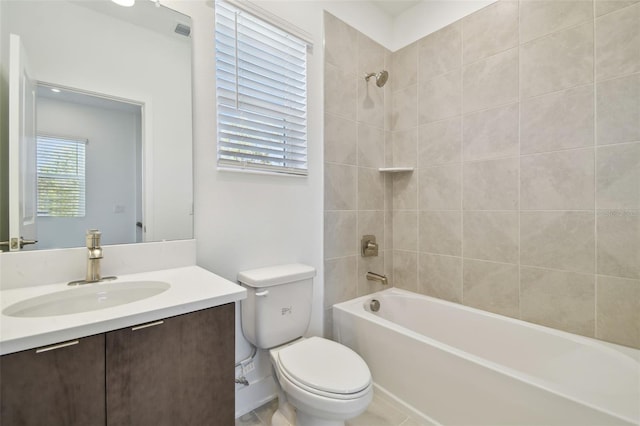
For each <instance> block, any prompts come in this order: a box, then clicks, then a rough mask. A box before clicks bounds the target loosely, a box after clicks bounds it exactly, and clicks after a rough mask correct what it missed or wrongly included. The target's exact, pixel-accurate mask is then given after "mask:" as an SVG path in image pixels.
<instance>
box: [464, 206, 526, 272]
mask: <svg viewBox="0 0 640 426" xmlns="http://www.w3.org/2000/svg"><path fill="white" fill-rule="evenodd" d="M518 226H519V217H518V212H490V211H481V212H477V211H465V212H464V217H463V231H462V235H463V247H464V256H465V258H471V259H482V260H492V261H496V262H505V263H518V260H519V259H518V250H519V227H518Z"/></svg>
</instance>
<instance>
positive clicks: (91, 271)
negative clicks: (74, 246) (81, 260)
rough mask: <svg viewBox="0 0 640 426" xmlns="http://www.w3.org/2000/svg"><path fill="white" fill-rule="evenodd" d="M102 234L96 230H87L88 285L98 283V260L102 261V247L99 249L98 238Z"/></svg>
mask: <svg viewBox="0 0 640 426" xmlns="http://www.w3.org/2000/svg"><path fill="white" fill-rule="evenodd" d="M101 235H102V233H101V232H100V231H98V230H97V229H89V230H88V231H87V235H86V240H87V249H88V250H89V253H88V256H87V277H86V279H85V281H86V282H88V283H95V282H98V281H100V259H102V247H100V237H101Z"/></svg>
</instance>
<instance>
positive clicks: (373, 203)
mask: <svg viewBox="0 0 640 426" xmlns="http://www.w3.org/2000/svg"><path fill="white" fill-rule="evenodd" d="M345 185H346V182H345ZM354 208H355V206H354ZM382 209H384V175H383V174H382V173H380V172H379V171H378V170H377V169H367V168H364V167H358V210H382Z"/></svg>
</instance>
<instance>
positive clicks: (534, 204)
mask: <svg viewBox="0 0 640 426" xmlns="http://www.w3.org/2000/svg"><path fill="white" fill-rule="evenodd" d="M594 12H595V17H594ZM328 19H329V21H331V22H330V23H329V25H328V26H327V28H326V31H327V32H330V31H335V33H333V34H331V37H329V38H330V40H327V43H328V44H329V47H328V48H329V49H330V50H331V51H330V52H329V53H328V54H326V55H325V56H326V59H327V60H326V61H325V89H324V90H325V93H324V94H325V107H324V108H325V111H324V112H325V123H324V132H325V161H326V162H327V163H326V164H327V167H326V169H325V180H326V182H325V194H326V195H325V197H326V203H325V209H326V210H328V211H326V212H325V220H324V223H325V236H324V242H325V247H324V250H325V262H326V265H325V268H333V269H326V273H325V280H326V286H327V287H326V289H325V308H328V307H329V306H331V305H330V302H331V300H333V299H336V300H340V299H342V298H343V297H348V296H347V295H346V294H351V293H353V292H354V291H355V293H356V294H357V295H358V296H359V295H364V294H368V293H371V292H374V291H378V290H381V289H383V287H382V285H381V284H379V283H375V282H372V281H367V280H366V277H365V274H366V272H367V271H368V270H373V271H374V272H379V273H384V274H385V275H387V277H388V278H389V280H390V283H391V285H396V286H398V287H401V288H406V289H408V290H411V291H418V292H420V293H423V294H427V295H431V296H435V297H439V298H442V299H446V300H450V301H454V302H457V303H464V304H467V305H470V306H474V307H477V308H480V309H485V310H489V311H492V312H497V313H500V314H504V315H510V316H513V317H518V318H520V319H523V320H526V321H531V322H536V323H539V324H543V325H546V326H550V327H555V328H559V329H562V330H567V331H570V332H574V333H580V334H584V335H587V336H595V337H597V338H600V339H603V340H608V341H612V342H615V343H620V344H623V345H629V346H633V347H639V348H640V335H639V334H640V330H639V328H640V318H639V317H638V315H640V314H639V313H638V312H640V307H639V306H638V303H640V301H639V300H640V296H639V295H638V291H639V290H638V288H639V287H640V102H639V101H638V100H639V99H640V49H638V48H637V46H640V23H639V22H640V0H615V1H609V0H521V1H520V2H513V1H510V0H502V1H499V2H496V3H493V4H491V5H488V6H487V7H485V8H484V9H481V10H479V11H477V12H476V13H474V14H472V15H469V16H467V17H465V18H463V19H461V20H459V21H457V22H455V23H453V24H451V25H448V26H446V27H444V28H442V29H440V30H438V31H436V32H434V33H432V34H430V35H428V36H426V37H424V38H422V39H420V40H418V41H416V42H415V43H413V44H411V45H409V46H407V47H405V48H403V49H401V50H400V51H397V52H394V53H392V52H390V51H389V50H387V49H385V48H384V47H383V46H381V45H380V44H378V43H376V42H375V41H373V40H372V39H371V38H369V37H367V36H365V35H364V34H362V33H360V32H358V31H355V30H352V29H350V27H348V26H347V25H346V24H345V23H343V22H342V21H340V20H338V19H336V18H334V17H329V18H328ZM345 28H346V30H345ZM487 28H490V29H491V31H487V30H486V29H487ZM340 31H347V33H348V34H347V35H346V37H347V39H348V40H347V41H346V43H347V44H346V45H345V46H344V49H343V50H342V51H336V50H335V49H338V50H340V49H341V46H338V45H337V44H338V43H341V42H342V41H341V40H340V36H339V34H338V33H339V32H340ZM352 33H353V34H355V38H353V37H352ZM334 36H335V37H334ZM354 40H355V47H353V46H354V44H353V42H354ZM380 69H387V70H389V72H390V77H389V81H388V82H387V84H386V85H385V87H384V88H382V89H379V88H377V87H376V86H375V83H373V82H372V81H369V82H368V83H366V82H365V81H364V79H363V78H362V75H363V73H365V72H372V71H378V70H380ZM382 166H386V167H393V166H396V167H400V166H403V167H405V166H406V167H414V168H415V170H414V171H413V173H407V174H394V175H391V174H380V173H379V172H378V171H377V169H378V168H379V167H382ZM374 175H375V176H374ZM351 176H353V178H350V177H351ZM376 176H377V178H376ZM354 188H355V189H354ZM461 209H462V210H461ZM364 233H367V234H368V233H373V234H375V235H376V236H377V237H378V239H379V242H380V243H381V247H380V255H379V256H378V257H375V258H362V257H360V256H359V250H360V249H359V243H360V237H361V235H362V234H364ZM347 264H348V268H349V269H348V270H347V272H345V271H344V270H342V272H340V271H341V269H340V268H341V267H342V268H345V265H347ZM340 274H342V275H343V276H346V275H349V276H351V277H353V278H351V280H352V283H353V285H352V286H349V287H347V288H341V287H337V284H334V283H336V282H338V280H337V279H336V278H334V277H335V276H337V275H340ZM596 274H599V275H596ZM342 279H349V278H342ZM596 279H597V283H596ZM354 289H355V290H354ZM596 302H597V306H596ZM325 314H326V315H331V310H330V309H328V310H325ZM596 322H597V324H596ZM325 327H332V325H331V324H330V322H327V321H325ZM367 419H369V417H367ZM403 421H405V422H406V421H408V419H405V420H403ZM367 424H368V423H367ZM385 426H386V424H385ZM394 426H396V425H394Z"/></svg>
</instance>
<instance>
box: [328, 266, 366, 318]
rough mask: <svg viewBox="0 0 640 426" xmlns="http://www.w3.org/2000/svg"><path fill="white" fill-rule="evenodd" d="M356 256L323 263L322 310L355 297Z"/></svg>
mask: <svg viewBox="0 0 640 426" xmlns="http://www.w3.org/2000/svg"><path fill="white" fill-rule="evenodd" d="M357 260H358V258H357V257H356V256H349V257H340V258H337V259H328V260H325V262H324V276H325V280H324V309H328V308H330V307H331V306H332V305H333V304H335V303H340V302H344V301H345V300H349V299H353V298H355V297H356V295H357V289H356V286H357V282H358V281H357V278H356V272H357Z"/></svg>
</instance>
